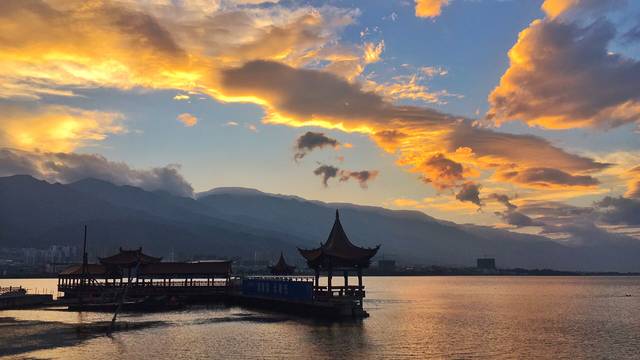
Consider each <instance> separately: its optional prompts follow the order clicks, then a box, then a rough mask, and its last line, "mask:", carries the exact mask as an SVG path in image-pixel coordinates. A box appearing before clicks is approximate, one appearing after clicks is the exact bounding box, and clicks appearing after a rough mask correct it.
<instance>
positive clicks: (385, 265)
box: [378, 260, 396, 272]
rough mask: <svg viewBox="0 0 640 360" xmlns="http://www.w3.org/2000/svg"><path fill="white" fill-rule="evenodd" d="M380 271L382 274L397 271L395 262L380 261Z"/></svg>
mask: <svg viewBox="0 0 640 360" xmlns="http://www.w3.org/2000/svg"><path fill="white" fill-rule="evenodd" d="M378 269H379V270H380V271H382V272H393V271H396V261H395V260H378Z"/></svg>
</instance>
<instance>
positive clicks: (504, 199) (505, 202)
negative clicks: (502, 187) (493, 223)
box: [489, 194, 517, 210]
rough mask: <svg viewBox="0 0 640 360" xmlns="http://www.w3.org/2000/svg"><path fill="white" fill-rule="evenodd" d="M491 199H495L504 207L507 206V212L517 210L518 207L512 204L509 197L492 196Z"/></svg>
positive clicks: (501, 195) (502, 195)
mask: <svg viewBox="0 0 640 360" xmlns="http://www.w3.org/2000/svg"><path fill="white" fill-rule="evenodd" d="M489 198H490V199H494V200H496V201H497V202H499V203H501V204H502V205H504V206H506V208H507V210H515V209H516V208H517V206H515V205H513V204H512V203H511V201H510V200H511V199H509V196H507V195H504V194H491V195H489Z"/></svg>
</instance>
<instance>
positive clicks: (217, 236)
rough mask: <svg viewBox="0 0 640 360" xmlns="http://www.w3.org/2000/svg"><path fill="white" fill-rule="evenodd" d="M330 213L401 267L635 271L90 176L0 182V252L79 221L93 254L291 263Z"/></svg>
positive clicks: (438, 232) (611, 254) (586, 249)
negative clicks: (484, 260)
mask: <svg viewBox="0 0 640 360" xmlns="http://www.w3.org/2000/svg"><path fill="white" fill-rule="evenodd" d="M336 208H339V209H340V214H341V219H342V223H343V226H344V228H345V230H346V231H347V234H348V235H349V237H350V238H351V240H352V241H353V242H354V243H356V244H358V245H361V246H367V247H372V246H375V245H378V244H381V245H382V248H381V251H380V253H381V254H384V255H385V257H386V258H394V259H396V260H398V261H400V262H404V263H415V264H438V265H464V266H470V265H472V264H474V262H475V259H476V258H477V257H481V256H484V255H485V254H488V255H491V256H494V257H496V259H497V263H498V265H499V266H501V267H522V268H553V269H564V270H593V271H603V270H609V271H640V262H639V261H637V260H638V259H640V246H639V245H635V244H610V245H608V246H604V245H598V246H582V247H579V246H573V247H570V246H566V245H563V244H560V243H557V242H555V241H552V240H550V239H547V238H545V237H541V236H535V235H526V234H519V233H513V232H509V231H506V230H501V229H494V228H489V227H482V226H475V225H457V224H454V223H451V222H447V221H441V220H438V219H435V218H432V217H430V216H428V215H426V214H424V213H421V212H417V211H406V210H402V211H397V210H389V209H385V208H380V207H372V206H360V205H354V204H348V203H324V202H321V201H309V200H305V199H302V198H300V197H297V196H288V195H275V194H268V193H264V192H261V191H259V190H254V189H244V188H222V189H213V190H212V191H209V192H205V193H201V194H200V196H198V197H197V198H196V199H192V198H185V197H179V196H175V195H171V194H168V193H166V192H149V191H145V190H142V189H139V188H136V187H132V186H117V185H113V184H111V183H109V182H105V181H101V180H95V179H85V180H82V181H78V182H75V183H72V184H67V185H61V184H49V183H47V182H44V181H39V180H36V179H34V178H31V177H29V176H13V177H6V178H0V216H1V218H0V240H1V242H2V244H3V246H20V247H25V246H37V247H42V246H48V245H51V244H77V243H78V241H79V239H80V238H81V229H82V224H85V223H87V224H89V227H90V234H91V235H90V240H91V241H92V244H93V246H94V248H95V249H97V250H96V251H105V252H106V251H108V250H109V249H115V248H117V247H118V246H120V245H122V246H125V247H134V246H141V245H142V246H144V247H145V248H147V249H149V250H150V251H153V253H154V254H156V255H160V256H167V255H168V254H170V253H172V252H175V253H184V254H185V255H194V254H200V255H202V254H215V255H217V256H227V257H232V256H241V257H245V258H252V257H258V258H262V259H275V257H276V255H277V254H279V252H280V251H281V250H283V251H285V254H286V255H287V258H288V259H291V261H292V262H294V263H298V264H300V263H301V259H300V257H299V256H298V254H297V252H296V250H295V248H296V247H306V248H309V247H315V246H318V245H319V244H320V243H321V242H323V241H324V240H326V236H327V234H328V233H329V230H330V228H331V225H332V223H333V219H334V216H335V215H334V214H335V209H336ZM100 249H102V250H100Z"/></svg>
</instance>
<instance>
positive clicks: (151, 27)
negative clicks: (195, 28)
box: [101, 4, 185, 56]
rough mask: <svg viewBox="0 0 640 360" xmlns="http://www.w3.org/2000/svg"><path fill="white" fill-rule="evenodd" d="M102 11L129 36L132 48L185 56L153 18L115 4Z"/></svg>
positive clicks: (169, 34) (167, 32) (165, 30)
mask: <svg viewBox="0 0 640 360" xmlns="http://www.w3.org/2000/svg"><path fill="white" fill-rule="evenodd" d="M101 11H102V12H104V15H105V17H106V18H108V19H111V21H112V22H113V25H114V26H116V27H117V28H118V29H119V31H120V32H121V33H123V34H128V35H129V39H130V41H131V46H132V48H134V49H138V48H151V49H154V50H155V51H158V52H161V53H163V54H167V55H170V56H184V55H185V52H184V50H182V49H181V48H180V46H179V45H178V44H177V43H176V42H175V41H174V39H173V37H172V36H171V33H170V32H169V31H167V29H165V28H164V27H163V26H162V25H160V23H159V22H158V21H157V20H156V19H155V18H154V17H153V16H151V15H149V14H145V13H143V12H140V11H135V10H132V9H127V8H126V7H124V6H118V5H113V4H110V5H107V6H105V7H104V8H102V9H101Z"/></svg>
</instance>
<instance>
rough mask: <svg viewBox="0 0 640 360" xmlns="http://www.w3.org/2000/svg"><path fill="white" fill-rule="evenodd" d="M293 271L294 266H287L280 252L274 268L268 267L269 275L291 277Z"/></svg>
mask: <svg viewBox="0 0 640 360" xmlns="http://www.w3.org/2000/svg"><path fill="white" fill-rule="evenodd" d="M295 269H296V267H295V266H292V265H289V264H287V262H286V261H285V260H284V255H283V254H282V252H281V253H280V259H278V262H277V263H276V264H275V265H274V266H269V271H271V275H292V274H293V272H294V271H295Z"/></svg>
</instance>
